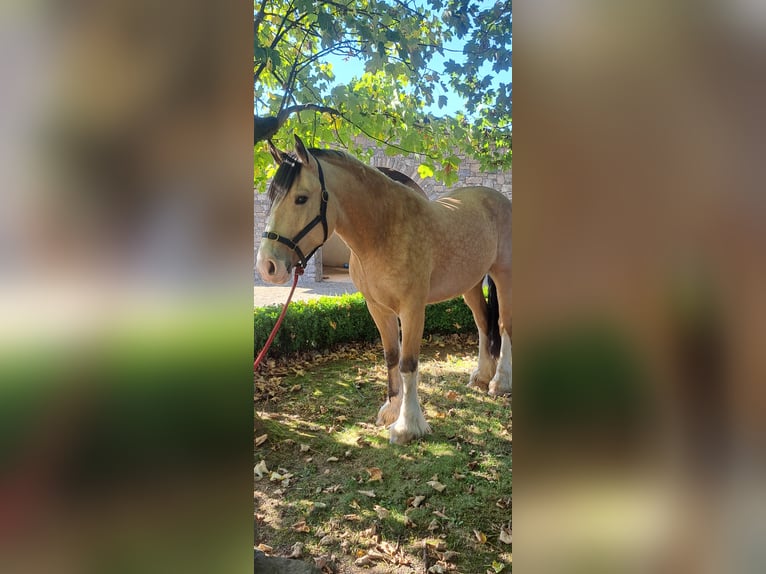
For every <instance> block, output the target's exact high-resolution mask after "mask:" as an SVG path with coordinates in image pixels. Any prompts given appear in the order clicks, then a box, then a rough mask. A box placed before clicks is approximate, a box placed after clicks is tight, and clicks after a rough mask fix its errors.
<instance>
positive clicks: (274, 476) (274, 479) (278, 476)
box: [269, 472, 285, 482]
mask: <svg viewBox="0 0 766 574" xmlns="http://www.w3.org/2000/svg"><path fill="white" fill-rule="evenodd" d="M284 478H285V477H284V476H282V475H281V474H279V473H278V472H272V473H271V475H270V476H269V480H270V481H272V482H279V481H280V480H283V479H284Z"/></svg>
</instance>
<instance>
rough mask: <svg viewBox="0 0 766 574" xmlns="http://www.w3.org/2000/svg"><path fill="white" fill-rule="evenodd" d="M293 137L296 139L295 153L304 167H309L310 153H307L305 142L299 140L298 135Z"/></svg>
mask: <svg viewBox="0 0 766 574" xmlns="http://www.w3.org/2000/svg"><path fill="white" fill-rule="evenodd" d="M293 137H294V138H295V153H296V154H297V155H298V159H299V160H300V161H301V163H302V164H304V165H309V163H311V162H310V160H309V152H308V151H306V146H305V145H303V140H302V139H301V138H299V137H298V136H297V135H296V134H293Z"/></svg>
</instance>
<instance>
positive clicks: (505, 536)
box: [497, 527, 513, 544]
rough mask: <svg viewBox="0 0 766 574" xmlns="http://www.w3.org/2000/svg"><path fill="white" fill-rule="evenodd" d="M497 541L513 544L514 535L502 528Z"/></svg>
mask: <svg viewBox="0 0 766 574" xmlns="http://www.w3.org/2000/svg"><path fill="white" fill-rule="evenodd" d="M497 539H498V540H499V541H500V542H502V543H504V544H513V534H512V533H511V531H510V530H508V529H507V528H504V527H503V528H501V529H500V534H499V535H498V537H497Z"/></svg>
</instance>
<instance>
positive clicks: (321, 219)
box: [261, 160, 330, 269]
mask: <svg viewBox="0 0 766 574" xmlns="http://www.w3.org/2000/svg"><path fill="white" fill-rule="evenodd" d="M317 168H318V169H319V184H320V185H321V186H322V202H321V203H320V204H319V215H317V216H316V217H315V218H314V219H312V220H311V221H309V223H308V224H307V225H306V227H304V228H303V229H301V231H300V232H299V233H298V235H296V236H295V237H293V238H292V239H288V238H287V237H282V236H281V235H279V234H278V233H274V232H273V231H264V232H263V234H262V235H261V237H263V238H265V239H271V240H272V241H278V242H279V243H281V244H283V245H286V246H287V247H289V248H290V249H291V250H292V251H295V253H297V254H298V266H299V267H300V268H301V269H305V268H306V265H308V262H309V259H311V257H312V256H313V255H314V253H316V251H317V249H319V248H320V247H322V245H324V244H325V241H327V201H328V199H329V198H330V194H328V193H327V188H326V187H325V183H324V173H323V172H322V164H320V163H319V160H317ZM320 223H321V224H322V229H323V230H324V238H323V239H322V243H320V244H319V245H317V246H316V247H314V249H312V250H311V253H309V254H308V256H305V255H303V251H301V248H300V247H298V242H299V241H300V240H301V239H303V238H304V237H305V236H306V235H308V234H309V233H310V232H311V230H312V229H314V228H315V227H316V226H317V225H318V224H320Z"/></svg>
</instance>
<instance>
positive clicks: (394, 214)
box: [256, 136, 511, 444]
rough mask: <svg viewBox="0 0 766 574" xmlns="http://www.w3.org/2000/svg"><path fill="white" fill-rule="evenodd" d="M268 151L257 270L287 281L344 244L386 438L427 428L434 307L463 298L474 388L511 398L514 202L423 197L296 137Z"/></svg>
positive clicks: (403, 438) (464, 194)
mask: <svg viewBox="0 0 766 574" xmlns="http://www.w3.org/2000/svg"><path fill="white" fill-rule="evenodd" d="M269 150H270V152H271V154H272V156H273V157H274V160H275V161H276V162H277V164H278V165H279V167H278V169H277V171H276V174H275V175H274V178H273V179H272V181H271V184H270V186H269V191H268V193H269V198H270V200H271V209H270V212H269V218H268V222H267V224H266V229H267V230H266V231H265V232H264V233H263V239H262V241H261V244H260V246H259V249H258V256H257V260H256V267H257V269H258V272H259V273H260V275H261V277H262V278H263V279H264V281H267V282H269V283H285V282H286V281H288V280H289V279H290V274H291V270H292V269H293V268H294V267H295V266H301V267H305V266H306V263H307V261H308V259H309V258H310V257H311V256H312V255H313V254H314V252H315V251H316V250H317V249H318V248H319V247H321V246H322V245H323V244H324V242H325V241H327V238H328V237H329V236H330V235H331V234H332V233H333V231H334V232H335V233H337V234H338V235H339V236H340V237H341V239H343V240H344V241H345V242H346V243H347V244H348V246H349V248H350V249H351V252H352V256H351V265H350V266H349V267H350V269H349V272H350V275H351V279H352V281H353V282H354V285H356V287H357V288H358V289H359V291H361V292H362V294H363V295H364V298H365V300H366V302H367V308H368V309H369V311H370V315H372V318H373V320H374V321H375V325H376V326H377V327H378V331H380V337H381V340H382V343H383V350H384V354H385V359H386V365H387V367H388V400H387V401H386V402H385V404H384V405H383V406H382V407H381V408H380V410H379V411H378V419H377V422H378V424H382V425H387V426H388V428H389V436H390V440H391V442H392V443H398V444H404V443H407V442H409V441H410V440H412V439H415V438H419V437H422V436H423V435H425V434H427V433H429V432H431V428H430V426H429V425H428V423H427V422H426V420H425V417H424V416H423V412H422V410H421V408H420V404H419V402H418V394H417V379H418V356H419V354H420V343H421V339H422V336H423V325H424V321H425V308H426V305H427V304H429V303H436V302H438V301H443V300H446V299H450V298H453V297H456V296H458V295H461V294H462V295H463V297H464V298H465V302H466V303H467V305H468V306H469V307H470V309H471V312H472V313H473V317H474V320H475V321H476V326H477V328H478V330H479V361H478V366H477V368H476V369H475V370H474V371H473V373H472V374H471V376H470V380H469V385H470V386H473V387H476V388H478V389H480V390H482V391H487V392H489V394H491V395H503V394H508V393H510V392H511V202H510V200H509V199H508V198H506V197H505V196H504V195H503V194H501V193H499V192H498V191H496V190H493V189H489V188H487V187H462V188H459V189H455V190H453V191H451V192H449V193H447V194H445V195H443V196H441V197H439V198H438V199H435V200H433V201H429V200H428V199H427V197H425V196H424V195H423V194H421V193H419V192H418V191H417V186H408V185H405V184H404V183H400V182H398V181H394V179H392V178H391V177H389V176H388V175H386V174H385V173H383V172H381V171H379V170H377V169H375V168H373V167H370V166H368V165H366V164H364V163H362V162H360V161H359V160H357V159H356V158H354V157H352V156H351V155H349V154H347V153H345V152H342V151H336V150H328V149H316V148H309V149H307V148H306V147H305V146H304V144H303V142H302V141H301V139H300V138H299V137H298V136H295V151H294V152H285V151H280V150H278V149H277V148H276V147H274V145H273V144H272V143H271V142H269ZM306 253H308V255H305V254H306ZM485 276H488V283H489V302H488V301H487V300H486V299H485V298H484V291H483V283H484V278H485ZM397 318H398V320H397ZM399 321H401V343H400V336H399V335H400V332H399Z"/></svg>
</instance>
